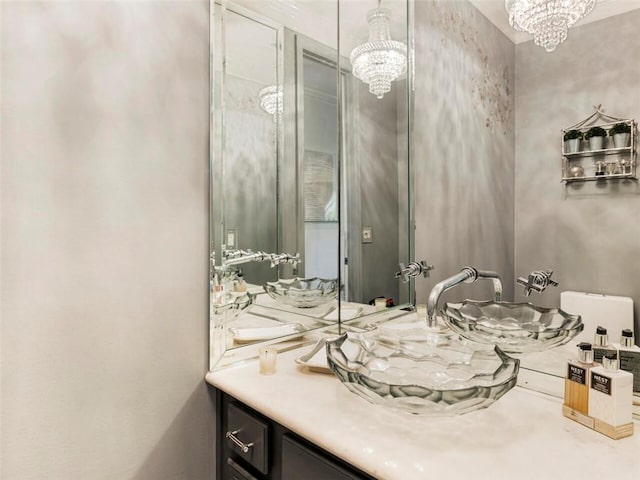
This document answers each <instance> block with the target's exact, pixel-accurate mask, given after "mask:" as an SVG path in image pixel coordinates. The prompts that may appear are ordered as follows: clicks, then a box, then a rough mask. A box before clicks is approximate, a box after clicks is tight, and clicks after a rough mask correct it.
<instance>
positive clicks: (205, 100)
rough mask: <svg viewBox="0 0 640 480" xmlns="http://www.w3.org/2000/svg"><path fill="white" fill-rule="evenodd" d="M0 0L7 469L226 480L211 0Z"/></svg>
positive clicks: (35, 474) (72, 475) (8, 473)
mask: <svg viewBox="0 0 640 480" xmlns="http://www.w3.org/2000/svg"><path fill="white" fill-rule="evenodd" d="M0 8H1V10H2V20H1V24H0V27H1V42H2V57H1V59H0V61H1V65H2V72H1V73H2V90H1V94H2V107H1V116H0V120H1V122H2V132H1V150H0V154H1V161H2V163H1V180H2V184H1V187H2V192H1V193H2V205H1V208H2V210H1V214H2V216H1V222H0V226H1V229H2V245H1V246H2V265H1V266H2V276H1V278H2V284H1V287H2V290H1V294H2V296H1V303H2V305H1V308H2V324H1V331H0V335H1V354H2V358H1V361H2V363H1V368H2V370H1V373H2V392H1V396H0V399H1V401H2V404H1V407H2V411H1V418H0V423H1V425H2V443H1V449H2V462H1V467H0V477H1V478H2V479H3V480H29V479H43V478H46V479H48V480H56V479H61V480H70V479H82V480H85V479H91V480H100V479H117V480H120V479H129V478H135V479H152V480H164V479H198V480H200V479H205V478H211V474H212V469H213V462H214V459H213V455H212V451H213V418H212V417H213V408H212V405H211V403H212V402H211V398H210V395H209V392H208V391H207V388H206V387H205V385H204V384H203V375H204V373H205V372H206V370H207V333H206V332H207V293H208V290H207V278H208V274H207V262H206V261H205V260H204V259H206V258H207V250H208V248H207V235H208V232H207V221H208V220H207V217H208V214H207V211H208V208H207V200H208V125H209V121H208V105H209V95H208V84H209V60H208V58H209V57H208V55H209V34H208V9H209V6H208V2H206V1H183V2H155V1H154V2H42V3H38V2H15V3H14V2H2V4H1V5H0Z"/></svg>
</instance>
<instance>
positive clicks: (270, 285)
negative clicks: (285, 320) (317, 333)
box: [264, 277, 338, 308]
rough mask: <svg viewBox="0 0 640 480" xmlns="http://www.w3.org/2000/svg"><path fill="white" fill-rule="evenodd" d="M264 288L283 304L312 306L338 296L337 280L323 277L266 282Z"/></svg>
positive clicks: (300, 306) (327, 301)
mask: <svg viewBox="0 0 640 480" xmlns="http://www.w3.org/2000/svg"><path fill="white" fill-rule="evenodd" d="M264 290H265V292H267V293H268V294H269V296H270V297H271V298H273V299H274V300H276V301H277V302H280V303H282V304H283V305H289V306H292V307H298V308H312V307H318V306H320V305H324V304H326V303H329V302H330V301H331V300H333V299H334V298H336V297H337V296H338V280H336V279H335V278H334V279H325V278H318V277H313V278H291V279H288V280H278V281H277V282H267V283H266V284H265V285H264Z"/></svg>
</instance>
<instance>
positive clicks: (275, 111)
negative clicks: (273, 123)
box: [258, 85, 282, 117]
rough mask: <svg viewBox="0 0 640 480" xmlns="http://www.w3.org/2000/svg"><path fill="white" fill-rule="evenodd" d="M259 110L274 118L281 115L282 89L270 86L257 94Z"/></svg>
mask: <svg viewBox="0 0 640 480" xmlns="http://www.w3.org/2000/svg"><path fill="white" fill-rule="evenodd" d="M258 98H260V108H261V109H262V110H264V111H265V112H267V113H268V114H269V115H273V116H274V117H276V116H277V115H280V114H281V113H282V87H279V86H277V85H270V86H268V87H265V88H263V89H262V90H260V91H259V92H258Z"/></svg>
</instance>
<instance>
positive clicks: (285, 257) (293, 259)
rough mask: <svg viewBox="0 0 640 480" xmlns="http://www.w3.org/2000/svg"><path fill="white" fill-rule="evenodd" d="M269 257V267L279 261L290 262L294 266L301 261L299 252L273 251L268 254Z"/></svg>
mask: <svg viewBox="0 0 640 480" xmlns="http://www.w3.org/2000/svg"><path fill="white" fill-rule="evenodd" d="M269 259H270V260H271V268H273V267H276V266H278V265H280V264H281V263H290V264H291V265H293V266H294V268H295V267H296V266H297V265H298V263H300V262H302V260H300V254H299V253H296V254H295V255H291V254H289V253H281V254H277V253H274V254H272V255H270V257H269Z"/></svg>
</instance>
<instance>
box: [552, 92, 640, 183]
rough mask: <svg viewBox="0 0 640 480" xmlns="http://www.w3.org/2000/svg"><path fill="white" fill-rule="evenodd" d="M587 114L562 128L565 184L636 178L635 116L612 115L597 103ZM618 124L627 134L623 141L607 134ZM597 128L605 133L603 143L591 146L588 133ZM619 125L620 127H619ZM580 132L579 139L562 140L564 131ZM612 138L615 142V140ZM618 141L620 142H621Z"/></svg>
mask: <svg viewBox="0 0 640 480" xmlns="http://www.w3.org/2000/svg"><path fill="white" fill-rule="evenodd" d="M594 108H595V112H593V113H592V114H591V115H590V116H589V117H587V118H586V119H584V120H583V121H581V122H579V123H577V124H575V125H573V126H571V127H569V128H566V129H563V130H562V137H561V140H562V181H563V182H565V183H572V182H586V181H600V180H614V179H631V180H637V179H638V176H637V165H636V140H637V123H636V121H635V120H634V119H624V118H618V117H613V116H611V115H607V114H605V113H603V112H602V109H601V106H600V105H598V106H597V107H594ZM618 124H622V125H626V126H627V127H628V128H627V129H628V130H630V133H629V135H628V139H627V141H626V142H624V138H622V137H619V136H618V137H615V140H614V137H613V136H611V135H609V132H610V131H611V129H612V128H613V127H614V126H615V125H618ZM594 127H600V128H602V129H604V130H605V131H606V132H607V136H606V137H604V138H602V144H601V145H599V146H596V148H594V149H591V148H590V142H589V140H587V139H586V138H583V137H586V135H587V132H589V130H591V129H592V128H594ZM618 128H621V127H618ZM571 131H576V132H579V134H576V135H579V137H580V138H578V139H574V140H573V141H570V140H567V141H565V140H564V138H565V135H566V134H567V132H571ZM614 141H615V142H616V143H617V144H616V143H614ZM620 141H623V143H622V144H620Z"/></svg>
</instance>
